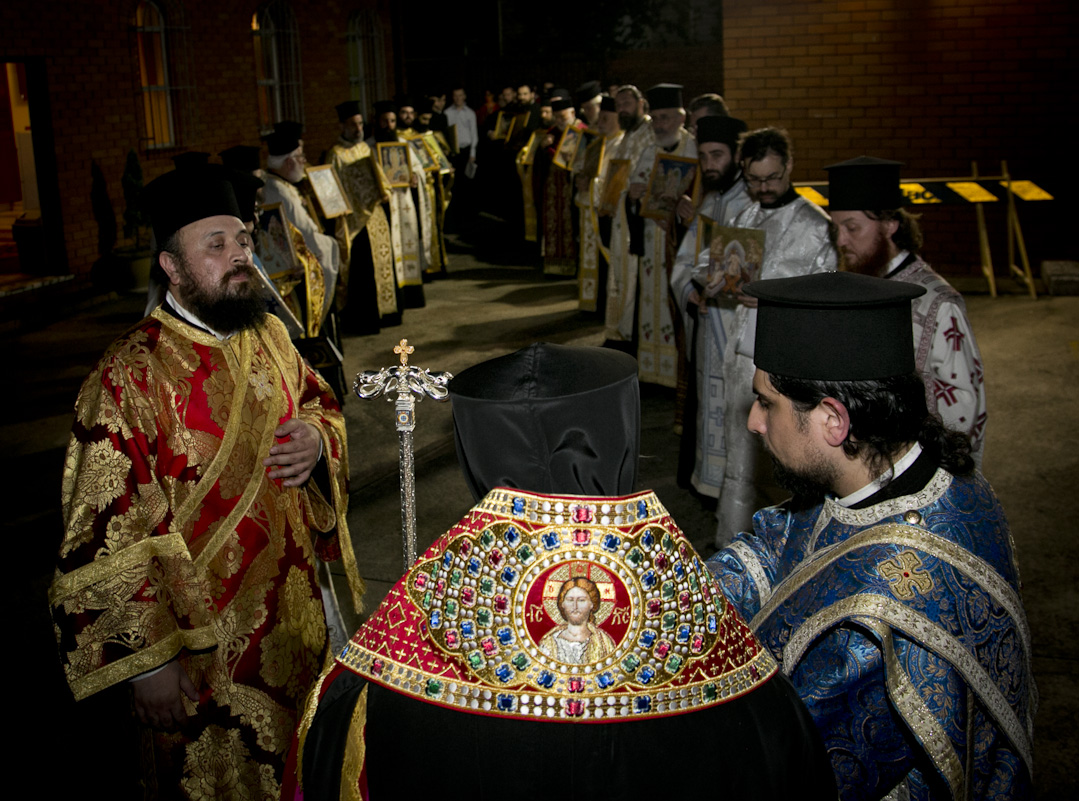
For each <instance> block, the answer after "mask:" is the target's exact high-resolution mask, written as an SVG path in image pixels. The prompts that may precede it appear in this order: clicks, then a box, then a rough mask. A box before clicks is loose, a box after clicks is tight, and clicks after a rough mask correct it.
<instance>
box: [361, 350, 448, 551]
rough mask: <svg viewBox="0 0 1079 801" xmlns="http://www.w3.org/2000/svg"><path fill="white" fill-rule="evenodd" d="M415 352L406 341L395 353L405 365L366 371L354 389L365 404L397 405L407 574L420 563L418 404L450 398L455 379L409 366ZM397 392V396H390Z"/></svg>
mask: <svg viewBox="0 0 1079 801" xmlns="http://www.w3.org/2000/svg"><path fill="white" fill-rule="evenodd" d="M414 350H415V348H413V347H412V346H410V345H409V344H408V340H407V339H402V340H401V341H400V342H399V343H398V344H397V346H396V347H394V349H393V352H394V353H396V354H397V355H398V356H400V357H401V364H399V365H396V366H394V367H383V368H382V369H381V370H364V371H363V372H361V373H358V374H357V375H356V380H355V381H354V382H353V384H352V389H353V391H354V392H355V393H356V395H357V396H358V397H360V398H362V399H364V400H370V399H372V398H378V397H382V396H386V400H388V401H392V402H394V417H395V420H396V427H397V435H398V437H400V452H399V463H400V468H399V475H400V479H401V555H402V560H403V561H404V566H405V572H407V571H408V569H409V568H410V567H412V565H413V564H414V563H415V561H416V464H415V458H414V452H413V448H412V433H413V431H415V429H416V403H418V402H419V401H421V400H423V399H424V398H425V397H427V398H433V399H434V400H436V401H444V400H447V399H448V398H449V389H448V385H449V383H450V379H451V378H453V375H452V374H450V373H434V374H432V373H431V371H430V370H421V369H420V368H419V367H416V366H415V365H411V364H409V363H408V356H409V354H410V353H412V352H413V351H414ZM394 390H396V392H397V396H396V397H394V396H393V395H391V394H390V393H391V392H393V391H394Z"/></svg>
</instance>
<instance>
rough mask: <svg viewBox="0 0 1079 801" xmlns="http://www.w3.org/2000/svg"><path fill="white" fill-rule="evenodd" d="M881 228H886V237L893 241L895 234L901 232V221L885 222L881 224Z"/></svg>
mask: <svg viewBox="0 0 1079 801" xmlns="http://www.w3.org/2000/svg"><path fill="white" fill-rule="evenodd" d="M881 226H883V228H884V235H885V236H887V237H888V238H889V239H891V238H892V237H893V236H895V232H896V231H898V230H899V220H884V221H882V222H881Z"/></svg>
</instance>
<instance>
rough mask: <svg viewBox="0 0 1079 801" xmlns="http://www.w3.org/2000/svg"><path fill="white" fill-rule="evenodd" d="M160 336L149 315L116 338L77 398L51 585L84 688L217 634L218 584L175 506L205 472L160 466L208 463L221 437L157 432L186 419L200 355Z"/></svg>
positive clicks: (63, 643) (68, 658)
mask: <svg viewBox="0 0 1079 801" xmlns="http://www.w3.org/2000/svg"><path fill="white" fill-rule="evenodd" d="M159 337H160V329H159V328H157V327H154V326H144V327H141V328H136V329H133V330H132V331H129V332H128V333H127V334H126V335H124V336H123V337H121V338H120V339H118V340H117V341H116V342H115V343H114V344H113V346H112V348H111V349H110V350H109V352H107V353H106V355H105V357H104V358H103V359H102V361H101V362H100V363H99V364H98V366H97V368H96V369H95V370H94V372H93V373H91V375H90V376H89V377H88V378H87V380H86V382H85V383H84V384H83V387H82V390H81V391H80V393H79V397H78V400H77V402H76V409H75V421H74V425H73V427H72V434H71V439H70V443H69V446H68V452H67V457H66V460H65V464H64V476H63V490H62V498H63V515H64V535H63V541H62V543H61V548H60V558H59V561H58V565H57V572H56V576H55V579H54V581H53V584H52V587H51V588H50V590H49V602H50V606H51V607H52V613H53V620H54V624H55V629H56V634H57V640H58V643H59V647H60V653H61V659H62V661H63V666H64V671H65V673H66V676H67V680H68V683H69V684H70V686H71V689H72V692H73V693H74V695H75V697H76V699H81V698H85V697H87V696H89V695H92V694H93V693H95V692H98V691H100V690H102V689H104V688H106V687H108V686H110V685H112V684H116V683H118V682H121V681H125V680H127V679H129V678H131V677H133V676H137V675H138V674H140V673H143V672H145V671H147V670H150V669H152V668H154V667H157V666H159V665H161V664H163V663H165V662H166V661H168V660H169V659H170V658H172V657H173V656H175V655H176V654H177V653H178V652H179V651H180V649H181V648H185V647H186V648H190V649H205V648H209V647H212V646H214V645H215V644H216V640H215V635H214V632H213V628H212V625H211V615H210V611H209V603H208V595H209V593H208V589H207V587H206V586H205V585H204V583H203V582H202V581H201V580H200V576H199V572H198V570H197V568H196V566H195V565H194V562H193V560H192V556H191V554H190V552H189V551H188V548H187V545H186V542H185V540H184V538H183V536H182V532H181V531H180V526H181V523H180V522H179V521H177V520H176V518H175V517H174V514H173V511H172V510H173V509H174V508H177V507H178V506H180V505H182V501H183V499H185V498H187V497H189V496H190V494H191V492H192V490H193V486H194V484H195V483H196V482H195V481H194V479H195V478H197V476H195V475H194V470H177V471H175V474H173V475H169V476H168V477H167V478H166V479H165V480H162V479H160V478H159V477H158V474H157V471H156V469H155V467H156V465H157V462H158V460H159V459H166V458H169V457H170V455H171V454H174V453H177V452H181V451H186V452H187V453H186V463H187V465H188V466H192V465H196V464H199V463H200V462H202V461H205V460H208V459H209V458H210V455H211V453H212V452H213V451H215V450H216V443H214V444H211V443H207V442H203V441H202V440H200V439H199V438H198V437H195V436H188V437H186V438H185V437H184V436H182V435H180V436H166V435H159V434H158V432H159V431H168V430H173V429H175V428H176V427H175V426H173V425H171V422H172V421H173V420H174V419H175V415H176V413H177V411H176V409H177V406H178V405H179V404H178V403H177V402H176V400H177V398H180V399H185V398H188V397H190V394H191V391H192V382H191V374H192V369H193V365H194V364H196V363H197V362H198V359H197V358H196V356H195V354H194V352H193V351H191V350H186V349H184V348H183V347H173V346H174V345H176V343H172V342H170V343H169V346H168V347H165V348H161V347H158V344H159V343H158V339H159ZM188 344H189V343H188ZM163 359H164V360H165V361H163ZM162 374H168V375H173V376H174V377H175V381H173V382H168V388H169V390H170V391H168V392H165V391H162V390H161V389H160V386H159V385H158V384H157V383H156V382H155V381H154V380H153V379H154V377H155V376H160V375H162ZM177 463H178V462H177Z"/></svg>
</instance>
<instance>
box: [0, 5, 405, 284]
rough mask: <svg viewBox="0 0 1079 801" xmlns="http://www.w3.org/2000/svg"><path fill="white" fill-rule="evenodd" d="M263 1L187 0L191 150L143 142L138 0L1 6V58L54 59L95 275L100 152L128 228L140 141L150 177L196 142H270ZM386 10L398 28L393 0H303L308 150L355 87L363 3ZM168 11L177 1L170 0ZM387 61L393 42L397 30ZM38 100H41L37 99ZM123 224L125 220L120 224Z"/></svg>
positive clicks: (52, 91)
mask: <svg viewBox="0 0 1079 801" xmlns="http://www.w3.org/2000/svg"><path fill="white" fill-rule="evenodd" d="M258 5H259V4H258V3H257V2H254V0H248V2H243V3H223V2H220V0H184V2H183V3H182V6H183V12H184V17H185V22H186V24H187V26H188V31H187V34H186V41H187V48H188V54H187V58H188V65H189V68H190V70H191V77H192V79H193V82H194V86H195V91H194V92H193V93H192V95H191V102H192V104H193V107H192V109H191V112H192V113H191V118H192V120H193V125H192V126H191V128H189V129H188V130H186V131H185V135H184V138H183V141H182V143H181V146H180V147H177V148H175V149H170V150H165V151H151V152H149V153H147V152H145V151H144V150H142V149H141V148H140V145H139V135H140V134H139V130H140V129H139V119H138V114H139V113H140V111H141V107H140V105H139V102H140V101H139V99H138V97H137V90H138V82H139V75H138V63H137V59H136V55H135V52H134V50H133V37H132V34H131V32H130V29H131V26H132V24H133V20H134V12H135V7H136V6H137V2H136V0H97V1H96V2H72V3H65V4H63V12H62V13H57V12H56V9H52V12H53V13H48V14H45V13H42V12H43V8H42V5H41V3H40V2H35V0H5V2H3V3H0V61H22V60H25V59H28V58H44V60H45V65H46V70H47V73H48V81H49V95H50V101H51V106H52V125H53V133H54V136H55V143H56V153H57V162H58V164H57V166H58V172H59V182H60V190H61V196H62V204H61V205H62V216H63V225H64V239H65V246H66V250H67V257H68V262H69V268H70V270H71V272H72V273H74V274H75V275H76V276H77V277H78V278H79V279H80V280H86V279H87V278H88V276H89V272H90V267H91V265H92V264H93V262H94V261H95V260H96V259H97V225H96V223H95V221H94V218H93V213H92V210H91V207H90V162H91V160H96V161H97V162H98V164H99V165H100V166H101V169H102V171H103V172H104V174H105V178H106V180H107V182H108V189H109V196H110V198H111V199H112V202H113V207H114V209H115V211H116V216H117V223H118V226H121V225H122V214H123V208H124V201H123V191H122V188H121V185H120V177H121V175H122V173H123V168H124V161H125V159H126V157H127V153H128V151H129V150H130V149H131V148H136V149H137V150H139V159H140V162H141V165H142V169H143V176H144V180H145V181H147V182H149V181H150V180H151V179H152V178H154V177H156V176H157V175H160V174H161V173H163V172H165V171H167V170H168V169H171V167H172V161H171V157H172V156H173V155H176V154H177V153H179V152H182V151H184V150H203V151H208V152H210V153H217V152H219V151H221V150H224V149H225V148H227V147H230V146H231V145H235V144H241V143H242V144H258V143H259V137H258V108H257V97H256V91H255V66H254V47H253V43H252V37H251V15H252V14H253V13H254V10H255V9H256V8H257V7H258ZM371 6H375V7H377V8H378V9H379V10H380V12H381V14H382V17H383V25H384V29H385V30H386V31H389V24H390V22H389V3H388V0H352V2H349V1H348V0H339V1H338V2H333V1H327V0H293V2H292V8H293V11H294V13H295V15H296V21H297V25H298V28H299V33H300V58H301V70H302V74H303V97H304V110H305V117H306V123H307V132H306V134H305V148H306V151H307V155H308V157H309V158H310V159H311V160H312V161H315V160H316V159H318V157H319V155H320V154H321V152H322V151H323V150H324V149H325V148H328V147H329V146H330V145H331V144H332V142H333V140H334V139H335V138H336V137H337V132H338V129H337V117H336V114H335V113H334V109H333V107H334V106H335V105H336V104H337V103H339V102H341V101H342V100H344V99H346V98H347V97H348V96H349V85H348V61H347V48H346V41H345V34H346V27H347V20H348V16H349V14H350V13H351V11H352V10H353V9H356V8H361V7H371ZM166 8H167V6H166ZM385 47H386V54H387V58H388V59H390V60H392V57H393V48H392V42H391V41H390V40H389V37H387V41H386V44H385ZM30 103H31V109H33V104H34V98H33V97H31V98H30ZM120 233H122V229H121V230H120Z"/></svg>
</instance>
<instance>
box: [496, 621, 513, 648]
mask: <svg viewBox="0 0 1079 801" xmlns="http://www.w3.org/2000/svg"><path fill="white" fill-rule="evenodd" d="M498 641H499V642H500V643H501V644H502V645H513V629H511V628H510V627H509V626H503V627H502V628H500V629H499V630H498Z"/></svg>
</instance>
